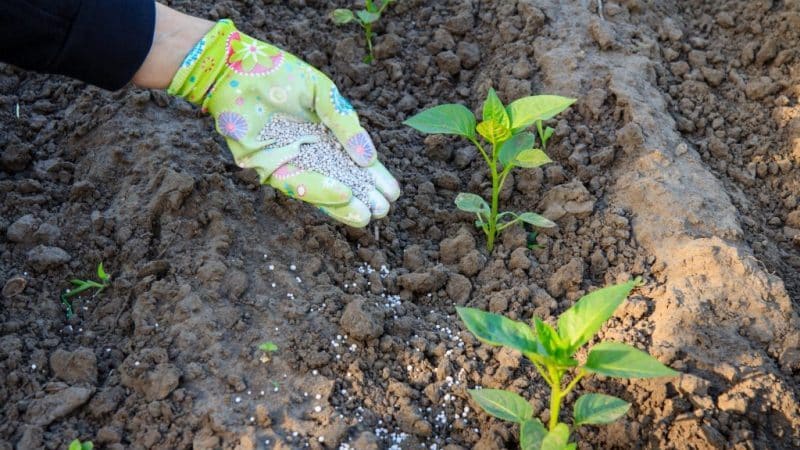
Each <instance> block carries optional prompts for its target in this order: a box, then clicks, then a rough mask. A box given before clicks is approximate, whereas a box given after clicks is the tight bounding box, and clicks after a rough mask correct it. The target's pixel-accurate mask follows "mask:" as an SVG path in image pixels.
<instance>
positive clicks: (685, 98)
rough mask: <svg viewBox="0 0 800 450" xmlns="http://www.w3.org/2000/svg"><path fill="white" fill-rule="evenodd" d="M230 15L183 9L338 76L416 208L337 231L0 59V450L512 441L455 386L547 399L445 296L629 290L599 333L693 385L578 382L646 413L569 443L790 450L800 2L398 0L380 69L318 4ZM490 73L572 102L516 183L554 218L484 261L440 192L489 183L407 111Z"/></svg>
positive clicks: (480, 94)
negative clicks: (68, 307)
mask: <svg viewBox="0 0 800 450" xmlns="http://www.w3.org/2000/svg"><path fill="white" fill-rule="evenodd" d="M215 3H216V4H212V3H210V2H200V1H195V0H185V1H173V2H171V5H172V6H173V7H175V8H177V9H180V10H183V11H187V12H190V13H193V14H197V15H201V16H204V17H210V18H213V19H216V18H222V17H230V18H232V19H233V20H234V21H235V22H236V23H237V24H238V26H239V27H240V28H241V29H242V30H243V31H245V32H247V33H249V34H252V35H254V36H256V37H259V38H262V39H264V40H267V41H269V42H272V43H275V44H277V45H280V46H282V47H284V48H286V49H287V50H289V51H292V52H293V53H296V54H297V55H298V56H300V57H302V58H304V59H306V60H308V61H309V62H311V63H312V64H314V65H315V66H317V67H319V68H320V69H321V70H323V71H325V72H326V73H328V74H330V75H331V76H332V78H333V79H334V80H335V81H336V83H337V84H338V85H339V87H340V89H341V90H342V92H343V93H345V95H347V96H348V97H349V98H350V99H351V100H352V102H353V104H354V106H355V107H356V108H357V109H358V110H359V113H360V114H361V117H362V122H363V125H364V126H365V127H366V128H367V129H368V130H370V131H371V132H372V135H373V138H374V141H375V143H376V145H377V146H378V147H379V148H380V149H381V159H382V161H383V162H384V164H385V165H386V166H387V167H388V168H389V170H390V171H392V172H393V173H394V174H395V175H396V176H397V177H398V179H399V180H400V182H401V185H402V186H403V196H402V197H401V198H400V200H399V201H398V202H397V203H396V205H395V206H394V207H393V210H392V212H391V213H390V214H389V216H388V217H387V218H386V219H382V220H380V221H378V222H375V223H374V225H371V226H370V227H369V228H367V229H364V230H358V229H351V228H347V227H344V226H339V225H336V224H333V223H331V222H330V221H329V220H327V219H326V218H325V217H323V216H322V215H321V214H319V213H318V212H316V211H315V210H314V209H313V208H309V207H307V206H305V205H303V204H301V203H299V202H297V201H294V200H290V199H287V198H285V197H283V196H281V195H278V194H276V193H275V191H273V190H271V189H270V188H267V187H259V186H258V179H257V176H256V175H255V174H254V173H251V172H248V171H242V170H240V169H239V168H238V167H236V165H235V164H233V161H232V159H231V157H230V155H229V154H228V152H227V150H226V148H225V145H224V142H223V140H222V139H221V138H219V137H218V136H215V133H214V132H213V124H212V122H211V119H210V118H208V117H204V116H202V115H201V114H200V113H199V112H198V111H197V110H196V109H195V108H193V107H191V106H190V105H188V104H186V103H185V102H183V101H180V100H176V99H173V98H170V97H168V96H167V95H166V94H165V93H163V92H158V91H147V90H140V89H135V88H130V89H125V90H122V91H120V92H113V93H111V92H105V91H101V90H99V89H96V88H93V87H90V86H86V85H84V84H82V83H80V82H77V81H72V80H67V79H64V78H62V77H57V76H47V75H39V74H34V73H29V72H23V71H20V70H18V69H15V68H12V67H8V66H2V67H0V124H2V128H1V129H0V146H2V149H3V150H2V158H1V159H0V169H1V170H0V193H1V194H0V195H2V199H3V201H2V203H1V204H0V210H1V211H2V214H1V215H0V283H3V297H2V302H0V373H2V374H3V376H2V379H0V403H1V404H2V406H0V449H12V448H16V449H39V448H47V449H56V448H64V446H65V445H66V443H67V442H69V441H71V440H72V439H74V438H81V439H84V440H92V441H94V443H95V444H96V445H97V446H98V447H99V448H109V449H123V448H133V449H149V448H154V449H180V448H197V449H211V448H226V449H234V448H236V449H252V448H259V449H260V448H276V449H287V448H306V447H307V448H340V449H348V448H349V449H377V448H396V449H400V448H402V449H411V448H429V449H443V448H444V449H449V450H455V449H461V448H481V449H500V448H513V447H515V446H516V445H517V442H518V441H517V439H518V435H517V433H518V430H517V429H516V427H515V426H513V425H510V424H508V423H503V422H500V421H498V420H495V419H493V418H490V417H489V416H487V415H486V414H484V413H483V412H481V411H480V410H479V409H478V408H477V406H476V405H475V404H473V403H472V402H471V401H470V400H469V398H468V395H467V393H466V389H467V388H472V387H474V386H484V387H498V388H504V389H511V390H514V391H516V392H518V393H520V394H522V395H524V396H525V397H527V398H530V399H531V403H532V404H533V406H534V410H535V411H536V413H537V414H539V415H540V416H541V417H542V418H546V417H547V413H548V411H547V392H546V391H545V389H544V384H543V383H542V380H541V379H540V378H538V376H537V375H536V374H535V370H534V369H533V367H531V365H530V364H528V363H526V362H524V361H522V360H521V358H520V357H519V355H517V354H514V353H512V352H509V351H506V350H502V349H497V348H490V347H487V346H485V345H481V344H480V343H479V342H477V341H476V340H475V339H474V338H473V337H472V336H471V335H470V334H469V333H468V332H466V331H465V330H464V328H463V326H462V325H461V323H460V322H459V320H458V319H457V317H456V315H455V309H454V308H455V306H457V305H469V306H473V307H479V308H485V309H488V310H491V311H494V312H498V313H503V314H506V315H508V316H510V317H513V318H518V319H521V320H528V319H530V317H531V316H533V315H536V316H538V317H542V318H544V319H546V320H550V321H552V320H553V319H554V318H555V317H556V316H557V314H558V313H560V312H561V311H563V310H564V309H565V308H567V307H568V306H569V305H571V304H572V303H573V302H574V301H575V300H576V299H577V298H579V297H580V296H581V295H582V294H584V293H586V292H588V291H590V290H592V289H595V288H597V287H600V286H603V285H606V284H609V283H614V282H617V281H622V280H626V279H629V278H630V277H632V276H642V277H644V279H645V281H646V285H645V286H644V287H643V288H642V289H640V290H638V291H637V292H636V293H635V294H634V295H633V296H631V298H630V299H629V301H628V302H626V303H625V304H624V307H622V308H621V310H620V311H619V312H618V313H617V314H616V315H615V317H614V318H613V319H612V320H611V321H610V322H609V324H608V326H606V327H605V328H604V329H603V331H602V332H601V336H600V337H601V338H603V339H612V340H617V341H624V342H627V343H630V344H632V345H636V346H637V347H639V348H641V349H644V350H647V351H649V352H650V353H652V354H653V355H655V356H656V357H658V358H659V359H660V360H661V361H662V362H664V363H666V364H669V365H670V366H671V367H673V368H676V369H678V370H680V371H681V372H683V373H684V375H682V376H680V377H678V378H675V379H671V380H663V379H656V380H632V381H618V380H611V379H600V378H589V379H586V380H584V381H582V382H581V383H580V384H579V387H578V391H598V392H606V393H610V394H614V395H618V396H621V397H622V398H624V399H626V400H628V401H630V402H632V403H633V407H632V409H631V411H630V412H629V413H628V414H627V416H626V417H625V418H624V419H623V420H621V421H619V422H618V423H616V424H614V425H611V426H606V427H593V426H587V427H583V428H581V429H579V430H578V431H577V432H576V433H575V434H574V435H573V439H577V440H579V441H580V442H581V444H580V446H579V448H581V449H589V448H647V449H655V448H665V449H666V448H678V449H684V448H693V449H710V448H733V449H762V448H771V449H789V448H798V447H800V408H799V407H798V400H800V399H799V398H798V397H799V396H800V319H798V314H797V313H798V309H800V276H798V271H800V206H798V200H799V199H800V170H799V169H800V105H798V95H800V91H798V86H800V54H798V53H797V52H798V50H797V49H798V48H800V47H799V46H798V44H799V43H800V36H799V35H798V34H799V33H800V2H797V1H795V0H785V1H768V0H756V1H745V0H734V1H720V2H700V1H686V2H646V1H643V0H622V1H608V0H607V1H605V2H594V1H580V2H578V1H574V2H561V1H555V0H515V1H478V0H472V1H470V0H462V1H455V0H442V1H437V2H425V1H422V0H405V1H404V2H400V3H398V4H396V5H393V6H392V7H391V9H390V10H389V13H388V14H387V15H386V16H385V17H384V19H382V21H381V23H380V25H379V28H378V30H377V31H378V37H377V40H376V57H377V60H376V62H375V63H373V64H372V65H366V64H363V63H361V62H360V61H361V60H362V56H363V52H364V50H363V41H362V37H361V36H360V35H359V31H358V29H357V28H356V27H334V26H333V25H332V24H331V23H330V21H329V20H328V19H327V18H326V14H328V13H329V11H330V9H331V8H332V7H331V6H330V5H329V4H328V3H329V2H323V1H315V0H291V1H285V2H277V1H266V2H249V1H231V0H227V1H222V2H215ZM598 3H602V4H603V9H602V11H598V10H597V4H598ZM601 12H602V14H601ZM489 87H494V88H495V89H496V90H497V91H498V93H499V95H500V97H501V98H502V99H503V100H504V101H510V100H512V99H515V98H517V97H520V96H523V95H529V94H532V93H557V94H562V95H569V96H573V97H577V98H578V99H579V100H578V102H577V103H576V104H575V106H573V107H572V108H571V109H570V110H569V111H568V112H567V113H565V114H563V115H561V116H559V117H558V119H557V120H554V121H553V122H552V126H554V127H555V129H556V132H555V135H554V137H553V138H552V140H551V143H550V144H549V146H548V153H549V154H550V155H551V157H552V158H553V159H554V160H555V161H556V162H555V163H554V164H551V165H549V166H546V167H545V168H544V169H543V170H542V169H536V170H528V171H518V172H516V173H515V174H514V176H513V179H512V177H510V178H509V183H508V188H507V189H505V190H504V192H503V196H502V201H503V202H504V204H505V205H507V206H508V209H514V210H517V211H526V210H533V211H541V212H545V214H546V215H548V217H551V218H552V219H554V220H556V221H557V223H558V227H557V228H555V229H552V230H545V231H543V232H542V234H540V235H539V236H538V237H537V243H538V244H539V245H540V246H541V248H538V249H534V250H529V249H528V248H527V247H526V245H527V244H528V242H527V241H528V234H527V233H526V231H524V230H523V229H521V228H519V229H509V231H508V232H506V233H505V234H504V235H502V237H501V239H500V242H499V243H498V245H497V247H496V249H495V251H494V252H493V253H492V254H489V253H487V252H486V250H485V249H484V240H483V236H482V235H480V233H479V232H478V230H476V229H474V228H473V227H472V225H471V218H470V217H469V216H467V215H464V214H462V213H459V212H457V211H456V210H455V209H454V207H453V204H452V202H453V199H454V197H455V195H456V194H457V192H459V191H468V192H475V193H484V194H485V193H486V191H487V188H488V183H489V180H488V178H487V173H486V171H485V169H484V167H483V166H482V165H481V164H480V161H479V160H478V158H476V154H475V151H474V149H472V148H470V146H469V145H466V144H465V143H464V142H461V141H459V140H457V139H455V138H447V137H436V136H434V137H427V138H426V137H424V136H421V135H419V134H418V133H417V132H415V131H413V130H411V129H409V128H406V127H404V126H402V125H401V122H402V120H404V119H405V118H407V117H408V116H410V115H411V114H414V113H415V112H417V111H419V110H421V109H424V108H426V107H430V106H434V105H437V104H441V103H447V102H458V103H463V104H466V105H469V106H470V107H471V108H473V110H475V111H476V112H477V111H478V110H479V106H480V104H481V101H482V99H483V98H484V96H485V94H486V91H487V90H488V88H489ZM17 107H18V109H17ZM17 111H19V114H18V115H17ZM100 261H103V262H104V265H105V267H106V269H107V271H108V272H110V273H111V275H112V277H113V286H112V287H111V288H110V289H109V290H107V291H105V292H103V293H102V295H100V296H97V297H91V296H84V297H82V298H80V299H78V300H76V301H75V303H74V309H75V311H76V314H75V315H74V316H73V317H72V318H71V319H69V320H67V319H66V316H65V311H64V309H63V307H62V305H61V304H60V301H59V294H60V292H61V291H62V290H63V289H64V288H66V287H67V286H68V280H69V279H71V278H90V277H92V276H93V272H94V268H95V266H96V265H97V263H99V262H100ZM265 341H272V342H274V343H275V344H276V345H277V347H278V351H276V352H274V353H272V354H270V355H264V353H263V352H262V351H261V350H259V349H258V345H259V344H260V343H262V342H265ZM573 400H574V398H569V399H568V400H567V405H568V406H567V408H566V409H567V411H569V409H570V406H569V405H571V401H573ZM562 419H564V420H568V415H567V414H566V413H564V415H563V416H562Z"/></svg>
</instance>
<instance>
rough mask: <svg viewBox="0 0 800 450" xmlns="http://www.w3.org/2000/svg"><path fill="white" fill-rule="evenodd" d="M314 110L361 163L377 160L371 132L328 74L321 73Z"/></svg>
mask: <svg viewBox="0 0 800 450" xmlns="http://www.w3.org/2000/svg"><path fill="white" fill-rule="evenodd" d="M315 89H316V93H317V95H316V97H315V99H314V110H315V112H316V113H317V117H319V119H320V121H322V123H323V124H324V125H325V126H326V127H328V129H330V130H331V131H332V132H333V134H334V135H335V136H336V139H338V140H339V142H340V143H341V144H342V146H344V148H345V150H346V151H347V154H348V155H350V158H351V159H352V160H353V161H354V162H355V163H356V164H358V165H359V166H361V167H367V166H369V165H370V164H372V163H373V162H375V160H376V158H377V155H378V152H377V151H376V150H375V144H373V143H372V138H370V137H369V133H367V132H366V130H364V129H363V128H362V127H361V125H360V124H359V122H358V114H356V111H355V109H353V107H352V106H351V105H350V102H348V101H347V99H345V98H344V97H343V96H342V94H341V93H339V89H338V88H337V87H336V85H334V84H333V82H332V81H331V80H330V79H329V78H328V77H326V76H324V75H322V74H320V76H319V80H318V81H317V84H316V86H315Z"/></svg>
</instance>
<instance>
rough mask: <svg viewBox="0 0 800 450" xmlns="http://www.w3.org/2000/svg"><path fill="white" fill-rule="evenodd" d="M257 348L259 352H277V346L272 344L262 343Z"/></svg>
mask: <svg viewBox="0 0 800 450" xmlns="http://www.w3.org/2000/svg"><path fill="white" fill-rule="evenodd" d="M258 348H259V350H263V351H265V352H267V353H269V352H274V351H276V350H278V346H277V345H275V343H274V342H264V343H263V344H261V345H259V346H258Z"/></svg>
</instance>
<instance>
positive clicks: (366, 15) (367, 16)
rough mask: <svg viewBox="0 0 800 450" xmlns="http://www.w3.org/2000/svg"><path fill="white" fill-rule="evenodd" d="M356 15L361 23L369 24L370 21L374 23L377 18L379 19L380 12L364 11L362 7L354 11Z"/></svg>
mask: <svg viewBox="0 0 800 450" xmlns="http://www.w3.org/2000/svg"><path fill="white" fill-rule="evenodd" d="M356 16H358V20H360V21H361V23H363V24H364V25H369V24H371V23H375V22H377V21H378V20H380V18H381V13H378V12H371V11H365V10H363V9H360V10H358V11H356Z"/></svg>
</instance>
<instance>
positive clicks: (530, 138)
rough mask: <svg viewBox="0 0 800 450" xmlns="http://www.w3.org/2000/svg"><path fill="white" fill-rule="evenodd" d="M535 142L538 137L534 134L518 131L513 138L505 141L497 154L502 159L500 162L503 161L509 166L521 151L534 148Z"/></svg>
mask: <svg viewBox="0 0 800 450" xmlns="http://www.w3.org/2000/svg"><path fill="white" fill-rule="evenodd" d="M534 142H536V137H534V135H533V134H531V133H528V132H527V131H526V132H523V133H517V134H515V135H514V136H512V137H511V139H509V140H507V141H505V142H504V143H503V145H502V146H501V147H500V152H499V153H498V155H497V156H498V159H500V162H501V163H503V165H504V166H507V165H508V164H510V163H512V162H513V161H514V160H515V159H517V155H519V154H520V153H521V152H523V151H525V150H530V149H531V148H533V144H534Z"/></svg>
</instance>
